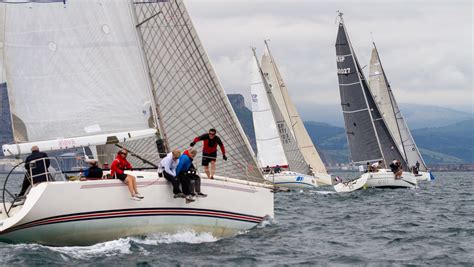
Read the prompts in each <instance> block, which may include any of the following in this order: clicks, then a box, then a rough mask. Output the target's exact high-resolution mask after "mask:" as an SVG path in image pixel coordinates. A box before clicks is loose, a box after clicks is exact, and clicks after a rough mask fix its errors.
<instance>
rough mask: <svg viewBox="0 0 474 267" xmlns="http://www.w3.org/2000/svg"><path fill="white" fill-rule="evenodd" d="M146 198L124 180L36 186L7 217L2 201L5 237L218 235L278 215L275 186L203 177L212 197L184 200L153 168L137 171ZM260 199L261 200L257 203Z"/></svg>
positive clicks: (63, 240) (84, 241)
mask: <svg viewBox="0 0 474 267" xmlns="http://www.w3.org/2000/svg"><path fill="white" fill-rule="evenodd" d="M131 174H133V175H135V176H137V177H140V176H141V177H143V178H139V179H138V180H137V182H138V187H139V191H140V193H141V194H142V195H144V196H145V198H144V199H143V200H141V201H134V200H131V199H130V195H129V192H128V189H127V186H126V185H125V184H124V183H122V182H121V181H119V180H98V181H97V180H96V181H85V182H50V183H41V184H39V185H37V186H35V187H33V188H32V189H31V191H30V193H29V194H28V197H27V199H26V201H25V203H24V205H23V206H21V207H16V208H14V209H13V210H12V211H11V212H10V213H12V214H10V215H11V217H9V218H6V214H5V211H4V210H3V204H2V205H1V206H2V213H1V214H0V217H1V218H2V220H0V241H3V242H12V243H30V242H34V243H41V244H47V245H55V246H65V245H67V246H70V245H89V244H94V243H97V242H103V241H108V240H114V239H117V238H121V237H126V236H133V235H143V234H148V233H170V234H173V233H176V232H178V231H181V230H193V231H195V232H196V233H202V232H206V233H211V234H212V235H213V236H215V237H227V236H232V235H235V234H236V233H238V232H239V231H242V230H247V229H250V228H252V227H254V226H256V225H257V224H258V223H260V222H261V221H262V220H263V219H264V217H266V216H270V217H273V193H271V192H270V189H268V188H264V187H258V186H251V185H245V184H236V183H231V182H225V181H219V180H208V179H202V185H201V187H202V191H203V192H204V193H206V194H208V197H207V198H198V199H197V200H196V201H195V202H193V203H190V204H185V200H184V199H183V198H176V199H175V198H173V196H172V190H171V185H170V184H169V183H168V182H167V181H166V180H165V179H163V178H158V177H157V174H156V173H152V172H147V173H145V172H133V173H131ZM255 203H259V205H255Z"/></svg>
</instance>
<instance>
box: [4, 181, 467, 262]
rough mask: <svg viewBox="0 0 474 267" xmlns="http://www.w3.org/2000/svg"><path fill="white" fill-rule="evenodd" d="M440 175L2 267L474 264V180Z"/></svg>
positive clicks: (16, 251)
mask: <svg viewBox="0 0 474 267" xmlns="http://www.w3.org/2000/svg"><path fill="white" fill-rule="evenodd" d="M338 175H339V176H341V177H348V176H350V175H353V174H344V173H340V174H338ZM435 176H436V178H437V179H436V180H435V181H433V182H422V183H420V188H419V189H416V190H409V189H367V190H360V191H356V192H353V193H335V192H333V190H332V188H331V187H320V188H318V189H316V190H295V191H292V192H285V193H277V194H276V195H275V218H274V219H273V220H268V221H264V222H263V223H262V224H260V225H259V226H258V227H255V228H254V229H251V230H249V231H246V232H242V233H240V234H239V235H237V236H235V237H232V238H225V239H217V238H215V237H213V236H212V235H210V234H205V233H204V234H196V233H194V232H191V231H183V232H179V233H177V234H174V235H160V234H150V235H147V236H136V237H128V238H122V239H118V240H113V241H109V242H104V243H99V244H95V245H92V246H87V247H48V246H43V245H37V244H15V245H13V244H5V243H0V264H1V265H39V264H41V265H94V266H95V265H104V266H112V265H120V266H122V265H140V266H148V265H234V266H242V265H244V266H248V265H331V266H332V265H350V266H353V265H371V266H380V265H435V266H448V265H466V266H473V265H474V190H473V189H474V186H473V182H474V173H470V172H440V173H435Z"/></svg>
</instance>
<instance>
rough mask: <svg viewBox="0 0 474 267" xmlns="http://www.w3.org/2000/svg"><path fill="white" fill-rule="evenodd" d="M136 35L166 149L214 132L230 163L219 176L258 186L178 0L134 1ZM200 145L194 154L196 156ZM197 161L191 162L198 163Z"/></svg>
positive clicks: (246, 148) (244, 143)
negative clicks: (140, 44)
mask: <svg viewBox="0 0 474 267" xmlns="http://www.w3.org/2000/svg"><path fill="white" fill-rule="evenodd" d="M133 4H134V11H135V15H136V17H137V29H138V30H139V32H140V34H141V38H142V42H143V49H144V54H145V59H146V63H147V65H148V68H149V73H150V76H151V77H150V78H151V82H152V84H153V93H154V98H155V101H156V103H157V113H158V116H159V121H160V128H161V130H162V131H161V134H162V137H163V138H164V140H166V143H165V145H166V147H167V148H168V149H174V148H185V147H186V146H187V145H188V144H189V143H191V142H192V141H193V139H194V137H196V136H198V135H201V134H203V133H206V132H207V131H208V129H209V128H216V129H217V134H218V135H219V136H220V137H221V138H222V140H223V142H224V145H225V147H226V151H227V155H228V157H229V161H228V162H227V163H225V164H224V163H223V162H222V161H219V163H218V164H224V168H217V173H216V174H218V175H226V176H230V177H233V178H237V179H243V180H252V181H258V182H261V181H263V176H262V174H261V173H260V171H259V166H258V164H257V161H256V158H255V155H254V154H253V152H252V149H251V147H250V144H249V142H248V140H247V138H246V137H245V134H244V132H243V130H242V127H241V126H240V124H239V122H238V120H237V117H236V115H235V113H234V110H233V109H232V107H231V105H230V103H229V101H228V99H227V97H226V95H225V92H224V89H223V88H222V86H221V83H220V82H219V80H218V77H217V75H216V73H215V71H214V69H213V67H212V65H211V63H210V60H209V58H208V56H207V53H206V51H205V50H204V47H203V46H202V43H201V41H200V40H199V37H198V34H197V32H196V30H195V28H194V26H193V23H192V21H191V18H190V16H189V14H188V12H187V11H186V8H185V6H184V3H183V2H182V1H181V0H172V1H149V0H142V1H134V2H133ZM199 146H201V144H200V143H199V144H198V145H197V146H196V148H197V149H198V150H199V149H200V147H199ZM200 160H201V159H200V156H199V157H197V158H196V159H195V163H196V165H199V163H200Z"/></svg>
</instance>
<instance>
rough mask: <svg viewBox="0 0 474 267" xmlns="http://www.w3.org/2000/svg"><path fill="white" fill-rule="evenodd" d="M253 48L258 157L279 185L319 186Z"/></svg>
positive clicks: (294, 186)
mask: <svg viewBox="0 0 474 267" xmlns="http://www.w3.org/2000/svg"><path fill="white" fill-rule="evenodd" d="M252 51H253V57H254V60H253V61H252V73H251V77H252V80H251V84H250V92H251V97H252V117H253V124H254V128H255V137H256V141H257V157H258V160H259V162H260V165H261V166H262V167H263V171H264V173H265V178H266V179H267V180H269V181H271V182H272V183H273V184H275V185H278V186H284V187H288V188H305V187H309V188H311V187H317V186H318V184H317V181H316V179H315V177H313V176H311V175H309V172H310V169H309V167H308V165H307V164H306V162H305V161H304V158H303V155H302V154H301V151H300V149H299V148H298V144H297V143H296V140H295V139H294V137H293V135H292V134H291V132H290V128H289V127H288V125H287V124H286V121H285V120H284V118H283V115H282V113H281V111H280V109H279V108H278V106H277V103H276V100H275V98H274V95H273V90H272V89H271V88H270V86H269V83H268V82H267V77H265V74H264V73H263V70H262V69H261V67H260V63H259V61H258V58H257V54H256V51H255V48H252ZM281 169H283V171H281Z"/></svg>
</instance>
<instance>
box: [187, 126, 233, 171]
mask: <svg viewBox="0 0 474 267" xmlns="http://www.w3.org/2000/svg"><path fill="white" fill-rule="evenodd" d="M216 133H217V131H216V129H210V130H209V132H208V133H207V134H203V135H201V136H198V137H196V138H194V140H193V142H192V143H191V144H190V145H191V147H193V146H194V145H195V144H196V143H197V142H199V141H203V142H204V144H203V146H202V166H204V170H205V172H206V175H207V178H209V179H214V173H215V172H216V158H217V145H219V147H220V148H221V152H222V158H223V159H224V160H227V156H226V155H225V148H224V144H223V143H222V141H221V139H220V138H219V136H217V135H216ZM209 163H211V169H210V170H209Z"/></svg>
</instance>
